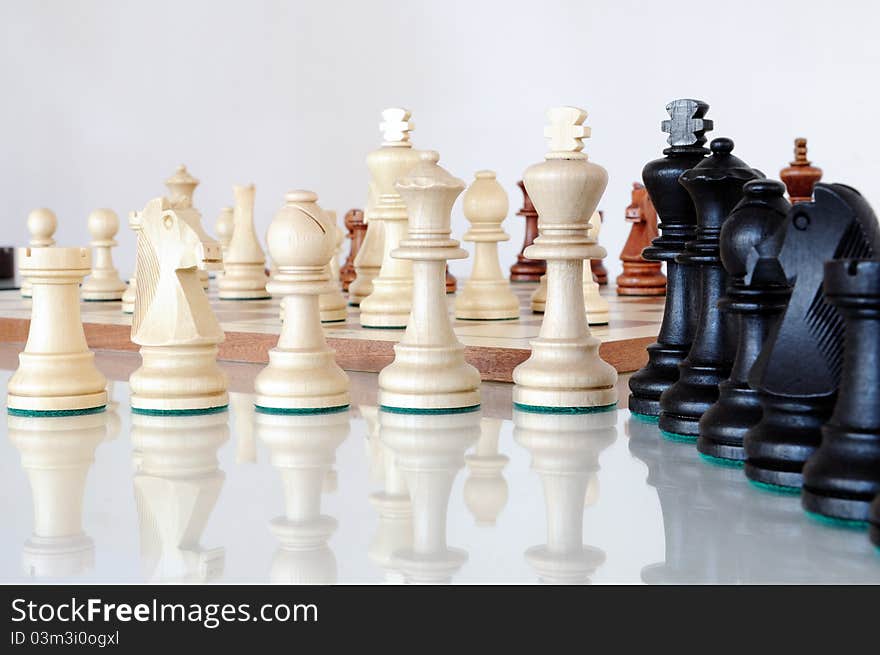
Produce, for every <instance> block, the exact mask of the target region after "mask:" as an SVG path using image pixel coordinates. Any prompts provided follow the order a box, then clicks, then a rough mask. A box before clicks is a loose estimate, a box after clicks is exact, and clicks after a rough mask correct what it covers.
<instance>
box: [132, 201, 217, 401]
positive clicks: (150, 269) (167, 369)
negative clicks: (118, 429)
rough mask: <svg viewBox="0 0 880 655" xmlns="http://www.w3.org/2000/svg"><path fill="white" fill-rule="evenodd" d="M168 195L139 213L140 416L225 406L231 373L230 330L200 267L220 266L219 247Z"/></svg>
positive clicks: (136, 325) (135, 379)
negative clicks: (226, 368) (226, 350)
mask: <svg viewBox="0 0 880 655" xmlns="http://www.w3.org/2000/svg"><path fill="white" fill-rule="evenodd" d="M187 211H189V210H187V209H174V208H173V207H172V206H171V204H170V203H169V202H168V200H167V199H165V198H155V199H153V200H151V201H150V202H149V203H147V206H146V207H145V208H144V209H143V211H141V212H138V213H137V214H136V215H135V217H134V220H135V221H137V222H139V224H140V225H139V228H138V229H139V230H140V236H139V238H138V252H137V257H138V275H139V280H138V286H137V294H138V296H137V302H136V303H135V313H134V317H133V318H132V325H131V340H132V341H133V342H134V343H136V344H138V345H139V346H140V354H141V360H142V364H141V367H140V368H139V369H137V370H136V371H135V372H134V373H132V374H131V377H130V378H129V386H130V387H131V407H132V411H133V412H134V413H141V414H199V413H208V412H217V411H221V410H224V409H225V408H226V405H227V404H228V397H227V394H226V386H227V379H226V374H225V373H223V371H222V370H220V367H219V366H217V345H218V344H219V343H220V342H222V341H223V338H224V335H223V330H222V328H221V327H220V324H219V323H218V322H217V318H216V317H215V316H214V312H213V310H212V309H211V304H210V302H209V301H208V296H207V295H206V294H205V290H204V289H203V288H202V285H201V281H200V280H199V278H198V275H197V274H196V267H199V268H202V267H205V268H210V269H216V268H217V267H219V263H220V260H221V254H220V246H219V244H218V243H217V242H216V241H213V240H211V239H210V238H209V237H208V236H207V235H206V234H205V233H204V232H202V231H201V229H200V226H199V225H198V224H197V223H195V222H190V221H189V220H186V219H185V218H184V217H185V216H186V213H187Z"/></svg>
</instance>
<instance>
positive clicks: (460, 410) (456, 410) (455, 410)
mask: <svg viewBox="0 0 880 655" xmlns="http://www.w3.org/2000/svg"><path fill="white" fill-rule="evenodd" d="M379 409H380V410H382V411H383V412H388V413H389V414H467V413H469V412H476V411H478V410H479V409H480V406H479V405H468V406H467V407H426V408H416V407H390V406H389V405H379Z"/></svg>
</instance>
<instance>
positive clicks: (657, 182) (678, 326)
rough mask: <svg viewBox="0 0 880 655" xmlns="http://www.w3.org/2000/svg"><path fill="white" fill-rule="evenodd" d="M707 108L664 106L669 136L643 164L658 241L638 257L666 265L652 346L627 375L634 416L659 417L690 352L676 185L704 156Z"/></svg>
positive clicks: (689, 205)
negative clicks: (662, 401) (661, 148)
mask: <svg viewBox="0 0 880 655" xmlns="http://www.w3.org/2000/svg"><path fill="white" fill-rule="evenodd" d="M708 110H709V105H707V104H706V103H705V102H700V101H699V100H673V101H672V102H671V103H669V104H668V105H667V106H666V111H668V112H669V115H670V119H669V120H666V121H663V131H664V132H667V133H668V134H669V138H668V142H669V147H668V148H666V149H665V150H664V151H663V154H664V157H663V158H661V159H655V160H654V161H651V162H648V164H646V165H645V168H644V170H643V171H642V179H643V181H644V183H645V187H646V188H647V189H648V195H649V196H650V198H651V202H652V203H653V204H654V207H655V208H656V210H657V214H658V216H659V217H660V225H659V226H658V227H659V228H660V232H661V234H660V236H659V237H657V238H656V239H654V241H653V243H652V244H651V245H650V246H648V247H647V248H645V249H644V250H643V251H642V257H644V258H645V259H646V260H648V261H655V262H666V278H667V282H666V306H665V309H664V312H663V323H662V324H661V325H660V332H659V334H658V335H657V343H654V344H651V345H650V346H648V364H647V365H646V366H645V367H644V368H642V369H641V370H639V371H637V372H636V373H634V374H633V375H632V377H631V378H630V380H629V388H630V390H631V391H632V395H630V397H629V408H630V411H633V412H635V413H637V414H642V415H644V416H650V417H657V416H659V415H660V395H661V394H662V393H663V392H664V391H666V389H668V388H669V387H670V386H672V384H673V383H674V382H675V381H676V380H678V364H679V363H680V362H681V360H683V359H684V358H685V356H686V355H687V351H688V349H689V348H690V346H691V340H692V339H693V332H694V327H695V323H694V318H695V316H696V313H697V312H696V307H695V306H694V305H695V300H696V294H695V293H694V291H693V290H694V288H695V280H696V277H695V271H694V268H693V267H692V266H690V265H687V264H680V263H678V261H677V260H676V258H677V257H678V255H680V254H681V252H682V250H684V245H685V243H687V242H688V241H690V240H691V239H693V238H694V234H695V232H696V227H697V225H696V223H697V216H696V211H695V209H694V203H693V201H692V200H691V198H690V196H689V195H688V192H687V191H686V190H685V188H684V187H683V186H682V185H681V184H679V182H678V179H679V177H681V175H682V174H683V173H684V172H685V171H688V170H690V169H691V168H693V167H694V166H696V165H697V164H699V163H700V161H702V159H703V158H704V157H705V156H706V154H707V153H708V150H706V148H705V147H704V145H705V143H706V137H705V132H707V131H709V130H711V129H712V121H710V120H709V119H707V118H704V116H705V115H706V112H707V111H708Z"/></svg>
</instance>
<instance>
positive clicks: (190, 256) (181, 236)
mask: <svg viewBox="0 0 880 655" xmlns="http://www.w3.org/2000/svg"><path fill="white" fill-rule="evenodd" d="M137 219H138V223H139V225H140V229H141V230H142V233H143V235H144V237H145V238H146V240H147V242H148V243H149V244H150V245H151V247H152V249H153V250H154V251H155V254H156V258H157V260H158V261H159V262H160V264H161V265H162V266H163V267H164V266H171V267H172V268H174V269H175V270H177V269H183V268H202V269H214V268H217V267H219V266H220V264H221V261H222V256H221V254H220V245H219V244H218V243H217V242H216V241H214V240H213V239H211V238H210V237H209V236H208V235H207V234H205V232H204V231H203V230H202V229H201V226H200V224H199V220H198V213H197V212H196V210H193V209H174V208H173V207H172V206H171V203H170V202H169V201H168V199H167V198H154V199H153V200H151V201H150V202H148V203H147V206H146V207H145V208H144V210H143V211H142V212H140V213H139V214H138V216H137Z"/></svg>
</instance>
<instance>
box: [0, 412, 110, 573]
mask: <svg viewBox="0 0 880 655" xmlns="http://www.w3.org/2000/svg"><path fill="white" fill-rule="evenodd" d="M107 422H108V414H107V412H101V413H100V414H87V415H82V416H69V417H66V418H56V417H51V418H48V417H35V416H8V417H7V431H8V434H9V440H10V442H11V443H12V444H13V445H14V446H15V448H16V449H17V450H18V452H19V454H20V455H21V467H22V469H24V471H25V472H26V473H27V477H28V481H29V482H30V488H31V495H32V498H33V513H34V520H33V532H32V534H31V536H30V537H29V538H28V540H27V541H26V542H25V545H24V549H23V552H22V569H23V570H24V572H25V573H26V574H27V575H28V576H29V577H32V578H56V579H57V578H67V577H72V576H75V575H78V574H80V573H83V572H85V571H88V570H90V569H92V568H93V567H94V562H95V543H94V541H93V540H92V538H91V537H89V536H88V535H87V534H86V532H85V531H84V530H83V499H84V497H85V490H86V483H87V481H88V475H89V470H90V469H91V468H92V464H93V463H94V461H95V451H96V450H97V448H98V446H99V445H100V444H101V443H103V442H104V441H105V440H106V439H107V436H108V432H107ZM17 502H21V499H17Z"/></svg>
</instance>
